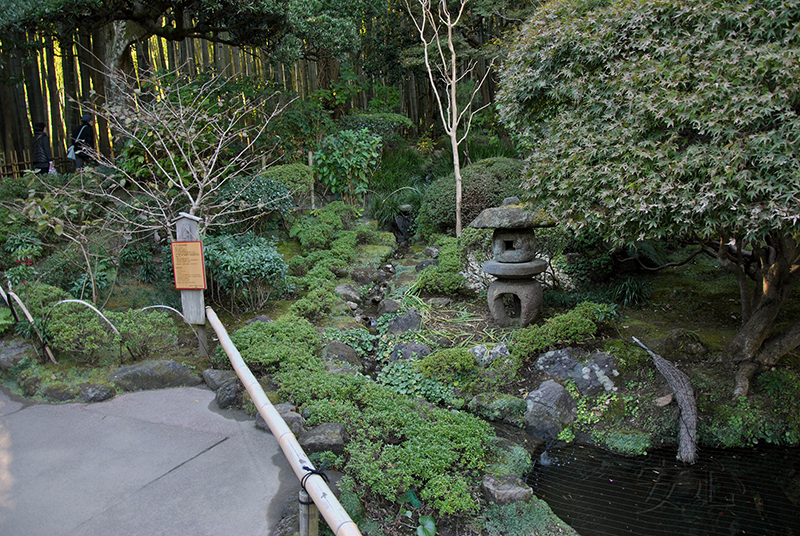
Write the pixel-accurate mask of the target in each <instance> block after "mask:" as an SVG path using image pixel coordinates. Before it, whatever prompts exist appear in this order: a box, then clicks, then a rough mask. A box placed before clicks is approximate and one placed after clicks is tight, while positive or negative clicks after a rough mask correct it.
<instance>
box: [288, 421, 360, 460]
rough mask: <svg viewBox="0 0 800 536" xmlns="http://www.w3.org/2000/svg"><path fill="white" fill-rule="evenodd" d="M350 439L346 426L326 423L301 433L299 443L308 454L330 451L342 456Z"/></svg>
mask: <svg viewBox="0 0 800 536" xmlns="http://www.w3.org/2000/svg"><path fill="white" fill-rule="evenodd" d="M349 439H350V438H349V437H348V435H347V431H346V430H345V428H344V424H342V423H325V424H320V425H319V426H317V427H315V428H311V429H310V430H306V431H305V432H303V433H301V434H300V436H299V437H298V438H297V442H298V443H300V446H301V447H302V448H303V451H304V452H305V453H306V454H313V453H314V452H323V451H328V450H329V451H331V452H333V453H334V454H342V453H343V452H344V445H345V443H347V441H348V440H349Z"/></svg>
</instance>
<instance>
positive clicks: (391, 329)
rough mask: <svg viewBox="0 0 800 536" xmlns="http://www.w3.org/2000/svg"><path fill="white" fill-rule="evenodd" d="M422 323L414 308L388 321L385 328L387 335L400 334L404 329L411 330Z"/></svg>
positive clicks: (417, 327)
mask: <svg viewBox="0 0 800 536" xmlns="http://www.w3.org/2000/svg"><path fill="white" fill-rule="evenodd" d="M421 325H422V317H421V316H420V314H419V313H418V312H417V310H416V309H411V310H410V311H409V312H407V313H406V314H404V315H403V316H398V317H397V318H395V319H392V320H391V321H390V322H389V326H388V327H387V328H386V333H388V334H389V335H400V334H401V333H405V332H406V331H413V330H415V329H419V328H420V326H421Z"/></svg>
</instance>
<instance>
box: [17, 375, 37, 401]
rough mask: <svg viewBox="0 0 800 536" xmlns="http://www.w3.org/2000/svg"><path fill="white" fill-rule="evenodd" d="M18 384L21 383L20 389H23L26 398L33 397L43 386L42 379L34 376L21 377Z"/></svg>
mask: <svg viewBox="0 0 800 536" xmlns="http://www.w3.org/2000/svg"><path fill="white" fill-rule="evenodd" d="M17 383H19V387H20V389H22V392H23V394H24V395H25V396H33V395H35V394H36V393H37V391H38V390H39V386H40V385H41V384H42V378H40V377H39V376H33V375H31V376H25V377H22V376H20V378H19V380H17Z"/></svg>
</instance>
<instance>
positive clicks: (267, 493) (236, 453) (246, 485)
mask: <svg viewBox="0 0 800 536" xmlns="http://www.w3.org/2000/svg"><path fill="white" fill-rule="evenodd" d="M299 487H300V486H299V483H298V482H297V478H296V477H295V475H294V473H293V472H292V469H291V468H290V466H289V463H288V462H287V461H286V459H285V458H284V455H283V453H282V452H281V449H280V447H279V446H278V442H277V441H276V440H275V438H274V437H273V436H272V434H270V433H269V432H264V431H261V430H258V429H256V428H255V426H254V420H253V419H252V418H250V417H247V416H246V415H244V414H243V413H241V412H235V411H227V410H226V411H220V410H219V409H218V408H217V406H216V403H215V402H214V393H213V392H212V391H210V390H209V389H206V388H203V387H185V388H176V389H164V390H158V391H142V392H136V393H130V394H125V395H122V396H118V397H116V398H114V399H112V400H108V401H106V402H101V403H97V404H60V405H53V404H30V403H28V402H26V401H23V400H19V399H16V398H15V397H13V396H10V395H9V394H7V393H5V392H3V391H0V534H2V535H8V536H39V535H41V536H60V535H65V536H66V535H69V536H79V535H85V536H97V535H101V534H103V535H115V536H125V535H137V536H151V535H159V534H163V535H181V536H201V535H222V534H235V535H237V536H250V535H252V536H256V535H268V534H269V532H270V529H271V528H272V527H274V526H275V524H276V523H277V522H278V521H279V520H280V514H281V512H280V510H281V507H282V505H283V504H284V503H285V502H286V501H287V500H288V499H289V498H290V496H294V497H296V496H297V491H298V490H299Z"/></svg>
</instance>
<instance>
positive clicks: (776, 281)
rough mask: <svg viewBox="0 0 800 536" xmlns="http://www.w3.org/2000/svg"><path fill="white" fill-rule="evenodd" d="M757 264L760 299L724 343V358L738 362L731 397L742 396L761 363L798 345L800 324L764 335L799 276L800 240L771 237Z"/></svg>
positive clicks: (766, 362) (766, 364) (768, 330)
mask: <svg viewBox="0 0 800 536" xmlns="http://www.w3.org/2000/svg"><path fill="white" fill-rule="evenodd" d="M768 243H769V244H770V246H769V247H766V248H764V254H763V255H762V265H761V279H762V281H761V289H762V294H761V299H760V300H759V302H758V304H757V305H756V307H755V308H754V309H753V312H752V314H751V315H750V317H749V318H748V319H747V321H746V322H745V324H744V325H743V326H742V327H741V329H740V330H739V331H738V332H737V333H736V335H735V336H734V337H733V339H732V340H731V342H730V343H729V344H728V347H727V349H726V354H727V355H728V358H729V359H730V360H731V361H733V362H737V363H739V370H738V372H737V374H736V382H735V385H734V391H733V395H734V397H739V396H746V395H747V392H748V391H749V389H750V380H751V379H752V377H753V375H754V374H755V373H757V372H758V370H759V369H760V368H761V367H762V366H770V365H774V364H775V363H776V362H777V361H778V359H780V358H781V357H782V356H783V355H785V354H786V353H787V352H789V351H791V350H792V349H794V348H797V347H798V345H800V325H798V323H795V324H793V325H792V326H791V327H789V328H788V329H786V330H784V332H782V333H779V334H777V335H773V336H772V337H769V338H768V335H769V333H770V331H771V330H772V328H773V326H774V324H775V319H776V317H777V316H778V313H779V312H780V309H781V307H782V306H783V304H784V303H785V302H786V300H787V299H788V297H789V295H790V294H791V292H792V289H793V288H794V287H795V285H796V284H797V281H798V280H799V279H800V264H798V260H799V257H800V243H798V241H797V240H795V239H792V238H789V237H779V238H771V239H769V240H768Z"/></svg>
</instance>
